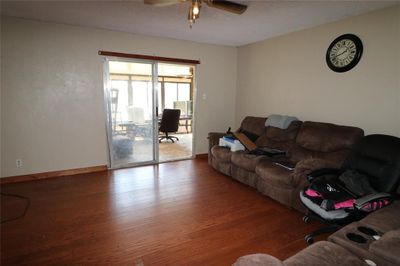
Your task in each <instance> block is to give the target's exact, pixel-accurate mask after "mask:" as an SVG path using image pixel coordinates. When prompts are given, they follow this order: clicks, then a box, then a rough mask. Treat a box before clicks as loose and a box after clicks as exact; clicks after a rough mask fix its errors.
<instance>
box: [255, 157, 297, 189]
mask: <svg viewBox="0 0 400 266" xmlns="http://www.w3.org/2000/svg"><path fill="white" fill-rule="evenodd" d="M283 163H285V162H283ZM256 173H257V175H258V176H259V177H260V179H263V181H264V182H267V183H270V184H271V185H273V186H280V187H284V188H293V171H291V170H288V169H286V168H284V167H282V166H278V165H276V164H275V163H274V162H273V161H271V160H266V159H262V160H260V162H259V163H258V164H257V166H256Z"/></svg>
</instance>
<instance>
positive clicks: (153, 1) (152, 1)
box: [144, 0, 186, 6]
mask: <svg viewBox="0 0 400 266" xmlns="http://www.w3.org/2000/svg"><path fill="white" fill-rule="evenodd" d="M183 2H186V0H144V3H145V4H146V5H151V6H170V5H175V4H179V3H183Z"/></svg>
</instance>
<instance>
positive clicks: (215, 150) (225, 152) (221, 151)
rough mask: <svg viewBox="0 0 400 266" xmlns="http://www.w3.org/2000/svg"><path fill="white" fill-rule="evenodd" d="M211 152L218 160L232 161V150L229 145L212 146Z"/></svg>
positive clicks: (223, 161)
mask: <svg viewBox="0 0 400 266" xmlns="http://www.w3.org/2000/svg"><path fill="white" fill-rule="evenodd" d="M211 154H212V156H213V157H214V159H215V160H216V161H218V162H222V163H230V162H231V156H232V152H231V150H230V149H229V148H227V147H221V146H217V145H215V146H214V147H212V148H211Z"/></svg>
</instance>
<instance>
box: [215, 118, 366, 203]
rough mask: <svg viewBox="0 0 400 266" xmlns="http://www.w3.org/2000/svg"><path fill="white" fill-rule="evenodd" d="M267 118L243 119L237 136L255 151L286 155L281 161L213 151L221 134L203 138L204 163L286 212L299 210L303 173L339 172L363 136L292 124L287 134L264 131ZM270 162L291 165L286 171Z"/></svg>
mask: <svg viewBox="0 0 400 266" xmlns="http://www.w3.org/2000/svg"><path fill="white" fill-rule="evenodd" d="M266 119H267V118H263V117H251V116H248V117H246V118H245V119H244V120H243V121H242V123H241V126H240V128H239V129H238V131H240V132H244V133H245V134H247V135H250V136H252V137H255V143H256V144H257V146H268V147H270V148H276V149H280V150H284V151H286V155H285V156H280V157H268V156H256V155H252V154H249V153H248V152H246V151H238V152H231V151H230V149H228V148H225V147H220V146H218V140H219V138H220V137H222V136H223V135H224V134H223V133H209V154H208V158H209V164H210V165H211V166H212V167H213V168H215V169H216V170H218V171H220V172H221V173H223V174H225V175H228V176H231V177H232V178H234V179H236V180H237V181H239V182H242V183H244V184H246V185H248V186H251V187H253V188H255V189H257V190H258V191H259V192H261V193H262V194H264V195H266V196H269V197H271V198H273V199H275V200H277V201H279V202H280V203H282V204H284V205H285V206H287V207H291V208H295V209H297V210H300V211H304V207H303V206H302V204H301V203H300V199H299V196H298V195H299V192H300V190H301V189H302V188H303V187H304V186H305V184H306V183H305V182H306V174H308V173H310V172H311V171H312V170H314V169H318V168H323V167H340V165H341V164H342V162H343V160H344V158H345V157H346V156H347V154H348V153H349V151H350V149H351V146H352V145H353V143H355V142H356V141H357V140H358V139H359V138H361V137H362V136H363V135H364V132H363V130H362V129H360V128H356V127H349V126H339V125H334V124H330V123H321V122H311V121H305V122H302V121H293V122H292V123H291V124H290V125H289V127H288V128H287V129H280V128H276V127H271V126H269V127H265V121H266ZM276 162H280V163H284V164H287V163H290V164H295V165H296V167H295V168H294V170H287V169H285V168H283V167H281V166H278V165H276V164H275V163H276Z"/></svg>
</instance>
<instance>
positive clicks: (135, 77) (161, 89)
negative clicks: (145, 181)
mask: <svg viewBox="0 0 400 266" xmlns="http://www.w3.org/2000/svg"><path fill="white" fill-rule="evenodd" d="M104 80H105V86H104V87H105V102H106V107H107V112H106V113H107V137H108V146H109V162H110V165H109V166H110V168H120V167H129V166H134V165H143V164H152V163H157V162H159V161H160V162H166V161H173V160H181V159H188V158H193V156H194V155H193V143H194V142H193V126H194V115H193V114H194V109H193V102H194V89H193V88H194V82H193V80H194V67H193V66H191V65H181V64H166V63H159V62H153V61H146V60H136V59H122V58H121V59H120V58H105V64H104ZM164 109H179V113H180V116H179V120H177V121H170V120H168V118H166V117H165V118H164V117H163V113H164ZM165 113H167V112H165ZM163 119H165V121H169V122H168V123H169V124H168V126H169V127H174V128H175V129H176V130H175V129H174V130H172V131H171V129H168V130H165V129H164V131H163V129H162V128H160V130H159V125H161V124H162V122H163ZM173 123H176V124H175V125H173ZM168 134H169V136H171V135H173V136H172V137H173V138H174V139H176V141H171V140H169V139H166V138H165V137H166V136H167V135H168Z"/></svg>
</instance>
